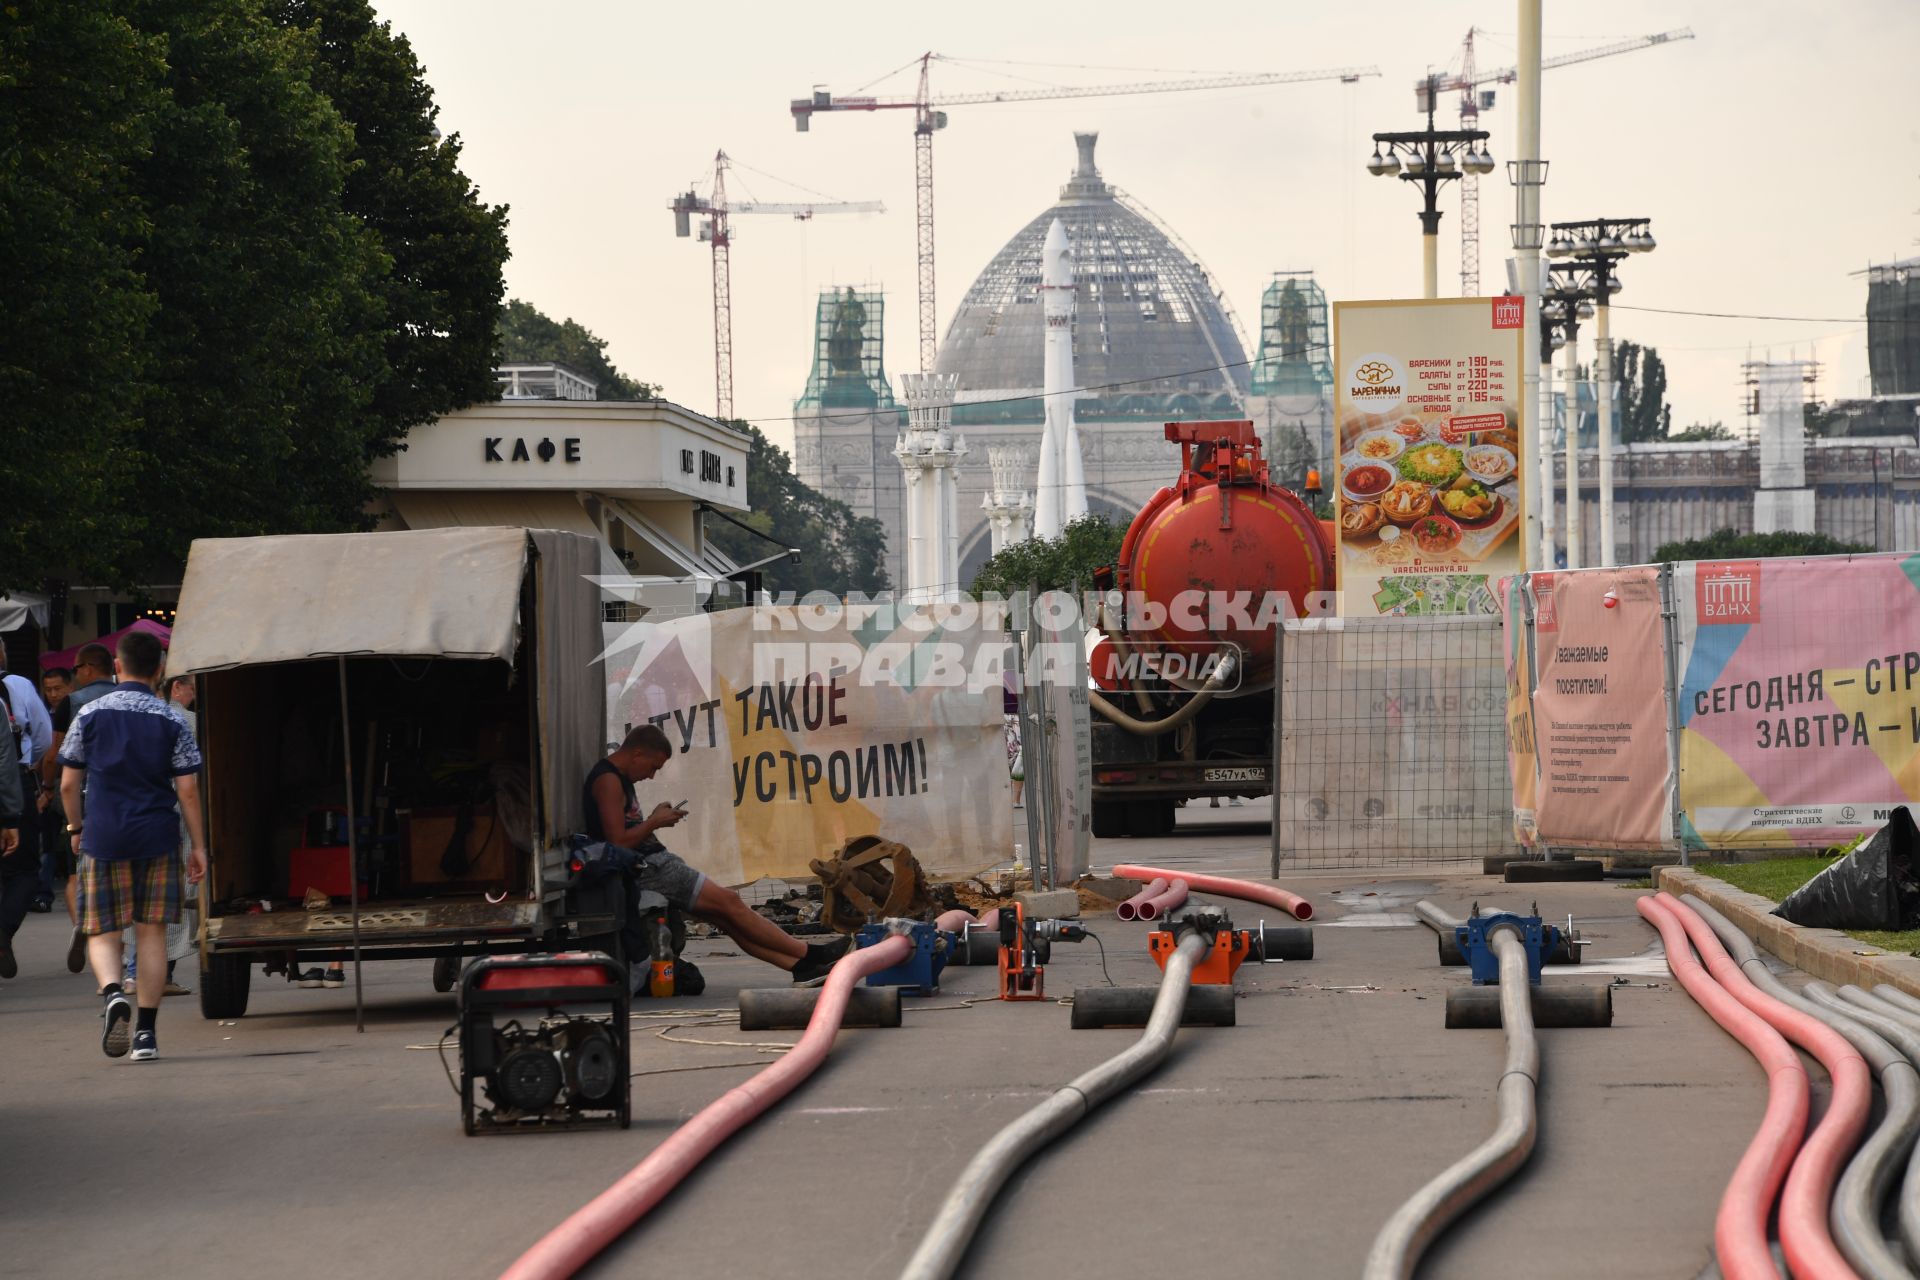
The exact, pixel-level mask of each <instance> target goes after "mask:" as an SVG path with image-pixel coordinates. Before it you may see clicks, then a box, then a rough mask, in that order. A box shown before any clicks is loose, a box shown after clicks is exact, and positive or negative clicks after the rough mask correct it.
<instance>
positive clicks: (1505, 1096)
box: [1361, 925, 1540, 1280]
mask: <svg viewBox="0 0 1920 1280" xmlns="http://www.w3.org/2000/svg"><path fill="white" fill-rule="evenodd" d="M1487 942H1488V944H1489V945H1490V946H1491V947H1492V948H1493V953H1494V955H1496V956H1497V957H1499V960H1500V1020H1501V1024H1502V1025H1503V1026H1504V1027H1505V1028H1506V1031H1507V1063H1506V1067H1505V1069H1504V1070H1503V1071H1502V1072H1501V1074H1500V1083H1499V1086H1498V1089H1499V1102H1500V1119H1499V1122H1498V1123H1497V1124H1495V1126H1494V1129H1493V1133H1492V1134H1491V1135H1490V1136H1489V1137H1488V1138H1487V1140H1486V1141H1485V1142H1483V1143H1481V1144H1480V1145H1479V1146H1477V1147H1475V1148H1474V1149H1473V1150H1472V1151H1470V1152H1469V1153H1467V1155H1465V1156H1463V1157H1462V1158H1461V1159H1459V1160H1458V1161H1456V1162H1454V1164H1453V1166H1452V1167H1451V1168H1449V1169H1447V1170H1446V1172H1444V1173H1442V1174H1441V1175H1440V1176H1439V1177H1437V1178H1435V1179H1434V1180H1433V1181H1432V1182H1429V1183H1428V1184H1427V1185H1426V1186H1424V1187H1422V1188H1420V1190H1418V1191H1416V1192H1415V1193H1414V1194H1413V1198H1412V1199H1411V1200H1408V1201H1407V1202H1406V1203H1405V1204H1403V1205H1401V1206H1400V1207H1399V1208H1398V1209H1396V1210H1394V1213H1393V1216H1392V1217H1390V1218H1388V1219H1387V1222H1386V1225H1385V1226H1383V1227H1381V1228H1380V1234H1379V1235H1377V1236H1375V1237H1374V1238H1373V1247H1372V1248H1371V1249H1369V1250H1368V1251H1367V1263H1366V1267H1365V1269H1364V1270H1363V1271H1362V1272H1361V1275H1362V1277H1363V1278H1364V1280H1408V1277H1410V1276H1412V1275H1413V1269H1414V1267H1415V1266H1417V1265H1418V1264H1419V1262H1420V1255H1421V1254H1423V1253H1425V1252H1426V1249H1427V1246H1428V1245H1429V1244H1432V1243H1433V1240H1434V1238H1435V1237H1436V1236H1438V1235H1439V1234H1440V1233H1441V1232H1442V1231H1444V1230H1445V1229H1446V1227H1447V1224H1448V1223H1450V1222H1452V1221H1453V1220H1454V1219H1455V1218H1457V1217H1459V1216H1460V1215H1461V1214H1462V1213H1464V1212H1466V1210H1467V1209H1468V1208H1470V1207H1471V1206H1472V1205H1473V1204H1474V1203H1475V1202H1476V1201H1478V1200H1480V1199H1481V1198H1482V1197H1484V1196H1485V1195H1486V1194H1487V1193H1488V1192H1490V1191H1492V1190H1493V1189H1494V1188H1495V1187H1497V1186H1499V1185H1500V1184H1501V1183H1503V1182H1505V1181H1506V1180H1507V1179H1508V1178H1510V1177H1512V1176H1513V1174H1514V1172H1515V1171H1516V1170H1517V1169H1519V1168H1520V1166H1521V1165H1523V1164H1525V1163H1526V1162H1527V1157H1528V1156H1530V1155H1532V1154H1533V1144H1534V1140H1535V1138H1536V1137H1537V1135H1538V1118H1537V1116H1536V1113H1535V1109H1534V1092H1535V1090H1536V1088H1537V1085H1538V1081H1539V1079H1540V1041H1539V1038H1538V1037H1537V1036H1536V1035H1535V1034H1534V1030H1533V1006H1532V1004H1531V1003H1530V1000H1531V994H1530V991H1529V984H1528V982H1527V951H1526V947H1525V946H1524V945H1523V944H1522V943H1521V940H1520V931H1519V930H1518V929H1517V928H1515V927H1513V926H1512V925H1503V926H1499V927H1496V928H1495V929H1494V930H1493V931H1492V932H1491V933H1489V934H1488V936H1487Z"/></svg>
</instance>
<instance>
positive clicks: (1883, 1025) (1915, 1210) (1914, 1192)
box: [1807, 982, 1920, 1259]
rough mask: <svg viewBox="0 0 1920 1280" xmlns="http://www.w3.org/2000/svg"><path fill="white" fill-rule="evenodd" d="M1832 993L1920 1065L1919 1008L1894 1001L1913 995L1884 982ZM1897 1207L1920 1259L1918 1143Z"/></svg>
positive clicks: (1905, 1236)
mask: <svg viewBox="0 0 1920 1280" xmlns="http://www.w3.org/2000/svg"><path fill="white" fill-rule="evenodd" d="M1807 989H1808V990H1809V991H1816V990H1818V991H1820V992H1825V991H1826V990H1827V989H1828V988H1827V985H1826V984H1825V983H1823V982H1809V983H1808V984H1807ZM1833 994H1834V995H1835V996H1837V997H1838V998H1839V999H1841V1000H1844V1001H1846V1003H1847V1012H1848V1013H1851V1014H1852V1015H1853V1016H1855V1017H1856V1018H1859V1019H1860V1020H1861V1021H1862V1022H1865V1023H1866V1024H1867V1025H1868V1026H1870V1027H1872V1028H1873V1029H1874V1030H1876V1031H1878V1032H1879V1033H1880V1034H1881V1035H1883V1036H1885V1037H1886V1038H1887V1039H1889V1040H1891V1041H1893V1043H1894V1044H1896V1045H1898V1046H1899V1047H1900V1050H1901V1052H1903V1053H1905V1054H1906V1055H1907V1058H1908V1059H1909V1060H1910V1061H1912V1062H1914V1063H1915V1064H1917V1065H1920V1009H1915V1010H1909V1009H1908V1008H1907V1007H1906V1006H1905V1005H1903V1004H1900V1003H1898V1002H1897V1001H1896V1000H1895V997H1898V998H1899V999H1900V1000H1912V999H1913V997H1912V996H1909V995H1908V994H1907V993H1906V992H1904V991H1902V990H1900V989H1899V988H1898V987H1889V986H1885V985H1881V986H1877V987H1875V988H1874V989H1873V991H1872V992H1871V993H1868V992H1866V991H1862V990H1861V989H1860V988H1859V987H1855V986H1845V987H1841V988H1840V989H1839V990H1838V991H1835V992H1834V993H1833ZM1898 1206H1899V1209H1898V1216H1899V1222H1900V1239H1901V1240H1902V1241H1903V1242H1904V1243H1905V1244H1906V1246H1907V1256H1908V1257H1910V1258H1916V1259H1920V1146H1915V1147H1914V1149H1913V1154H1912V1155H1911V1156H1909V1157H1908V1158H1907V1176H1906V1180H1905V1182H1904V1183H1903V1184H1902V1186H1901V1188H1900V1195H1899V1200H1898Z"/></svg>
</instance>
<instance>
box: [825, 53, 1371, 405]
mask: <svg viewBox="0 0 1920 1280" xmlns="http://www.w3.org/2000/svg"><path fill="white" fill-rule="evenodd" d="M915 61H916V62H918V63H919V64H920V84H919V87H918V89H917V90H916V91H915V92H914V95H913V96H912V97H911V98H875V97H859V96H853V97H848V96H836V95H834V94H831V93H828V92H827V91H826V90H824V89H818V88H816V89H815V90H814V91H813V94H812V96H810V97H806V98H795V99H793V101H792V103H791V104H790V109H791V111H792V113H793V127H794V128H795V129H797V130H798V131H800V132H801V133H806V132H807V131H808V130H809V128H810V126H811V125H812V122H813V117H814V115H816V114H817V113H819V112H824V111H911V112H913V159H914V210H915V214H916V221H915V228H916V232H917V237H918V249H919V264H920V273H919V274H920V279H919V293H920V297H919V302H920V370H921V372H923V373H931V372H932V371H933V357H934V353H935V351H936V349H937V348H938V346H939V336H938V334H937V333H936V331H935V330H936V326H937V324H938V318H939V317H938V313H937V309H936V307H935V305H934V293H933V285H934V278H933V135H934V131H935V130H938V129H944V128H946V127H947V113H946V112H945V111H944V110H941V108H944V107H961V106H984V105H987V104H989V103H996V102H1049V101H1053V100H1055V99H1060V98H1107V97H1119V96H1121V95H1124V94H1135V93H1184V92H1187V91H1189V90H1194V89H1234V88H1245V87H1249V86H1254V85H1267V84H1295V83H1299V82H1302V81H1307V80H1339V81H1343V82H1345V83H1349V84H1351V83H1353V82H1355V81H1358V80H1359V79H1360V78H1361V77H1362V76H1377V75H1379V74H1380V68H1378V67H1335V68H1332V69H1329V70H1322V71H1270V72H1268V71H1261V72H1246V73H1242V74H1234V75H1215V76H1198V77H1194V78H1191V79H1186V80H1151V81H1144V82H1137V83H1133V84H1110V85H1055V86H1047V87H1043V88H1038V89H1005V90H995V91H989V92H985V93H951V94H941V95H940V96H938V97H936V96H934V94H933V92H932V90H931V88H930V85H929V72H930V70H931V68H932V65H933V64H934V63H935V62H943V61H948V59H945V58H943V57H942V56H941V55H940V54H937V53H926V54H922V55H921V56H920V57H919V58H916V59H915ZM909 65H911V64H909Z"/></svg>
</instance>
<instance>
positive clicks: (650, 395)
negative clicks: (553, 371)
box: [500, 298, 660, 400]
mask: <svg viewBox="0 0 1920 1280" xmlns="http://www.w3.org/2000/svg"><path fill="white" fill-rule="evenodd" d="M500 359H501V360H502V361H503V362H505V363H508V364H542V363H545V362H547V361H551V360H557V361H559V362H560V363H562V364H568V365H572V366H573V367H574V368H576V369H578V370H579V371H580V372H582V373H584V374H586V375H587V376H589V377H591V378H593V379H595V380H596V381H598V382H599V384H600V391H599V395H600V398H601V399H602V400H658V399H659V398H660V388H659V386H658V385H657V384H655V383H651V382H636V381H635V380H634V379H632V378H629V377H628V376H627V375H626V374H624V373H621V372H620V371H619V370H618V369H616V368H614V367H613V362H612V361H611V360H609V359H607V340H606V339H605V338H599V337H595V336H594V334H593V333H592V331H590V330H589V329H588V328H587V327H586V326H585V325H582V324H580V323H578V322H577V321H575V320H573V319H571V318H569V319H566V320H561V321H557V322H556V321H555V320H553V319H551V318H550V317H548V316H547V315H545V314H544V313H542V312H541V311H540V309H539V308H538V307H535V306H534V305H533V304H531V303H527V302H522V301H520V300H519V299H518V298H509V299H508V300H507V304H506V306H504V307H502V308H501V309H500Z"/></svg>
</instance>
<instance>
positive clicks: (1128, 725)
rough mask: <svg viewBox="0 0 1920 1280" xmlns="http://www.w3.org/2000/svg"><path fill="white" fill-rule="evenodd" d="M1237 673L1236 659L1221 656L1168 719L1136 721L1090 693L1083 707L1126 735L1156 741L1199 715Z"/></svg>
mask: <svg viewBox="0 0 1920 1280" xmlns="http://www.w3.org/2000/svg"><path fill="white" fill-rule="evenodd" d="M1239 670H1240V660H1239V658H1238V657H1236V656H1235V655H1234V654H1233V653H1232V652H1231V651H1229V652H1227V653H1225V654H1222V655H1221V657H1220V663H1219V665H1218V666H1216V667H1215V668H1214V669H1213V674H1212V675H1210V676H1208V677H1207V678H1206V680H1205V681H1204V682H1202V684H1201V685H1200V687H1199V689H1197V690H1195V691H1194V695H1193V696H1192V697H1191V698H1188V699H1187V701H1186V705H1185V706H1183V707H1181V708H1180V709H1179V710H1178V711H1175V712H1173V713H1172V714H1171V715H1165V716H1162V717H1160V718H1159V719H1158V720H1140V719H1136V718H1135V717H1133V716H1130V715H1128V714H1127V713H1126V712H1124V711H1122V710H1121V709H1120V708H1118V707H1116V706H1114V705H1113V704H1112V703H1111V702H1108V701H1107V700H1106V699H1105V698H1103V697H1101V696H1100V695H1099V694H1097V693H1095V692H1093V691H1092V690H1088V691H1087V705H1088V706H1090V707H1092V708H1093V709H1094V710H1095V711H1097V712H1099V713H1100V715H1101V717H1102V718H1103V719H1105V720H1107V721H1109V722H1111V723H1113V724H1117V725H1119V726H1120V727H1121V728H1122V729H1125V730H1126V731H1127V732H1128V733H1131V734H1136V735H1138V736H1140V737H1142V738H1157V737H1159V736H1160V735H1161V734H1163V733H1171V732H1173V731H1174V730H1175V729H1178V728H1179V727H1180V726H1181V725H1183V724H1185V723H1186V722H1187V721H1189V720H1191V719H1193V718H1194V717H1195V716H1197V715H1199V714H1200V712H1201V711H1202V710H1204V709H1205V708H1206V705H1207V704H1208V703H1209V702H1212V701H1213V695H1214V694H1216V693H1218V692H1220V690H1222V689H1224V688H1225V687H1226V686H1227V684H1228V683H1229V682H1230V681H1231V680H1232V679H1233V678H1234V676H1235V675H1236V674H1237V673H1238V672H1239Z"/></svg>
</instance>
